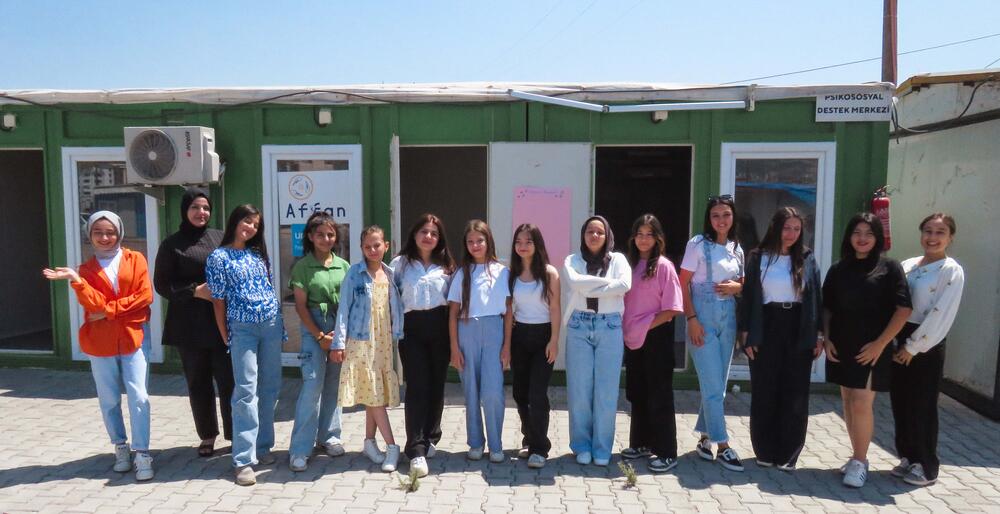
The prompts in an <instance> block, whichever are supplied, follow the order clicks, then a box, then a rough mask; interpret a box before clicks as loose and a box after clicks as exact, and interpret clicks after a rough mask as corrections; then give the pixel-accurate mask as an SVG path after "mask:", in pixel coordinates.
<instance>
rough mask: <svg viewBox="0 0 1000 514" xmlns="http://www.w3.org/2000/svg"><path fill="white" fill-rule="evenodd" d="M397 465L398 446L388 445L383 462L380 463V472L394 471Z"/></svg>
mask: <svg viewBox="0 0 1000 514" xmlns="http://www.w3.org/2000/svg"><path fill="white" fill-rule="evenodd" d="M397 463H399V445H398V444H390V445H389V446H387V447H386V451H385V460H384V461H382V471H385V472H386V473H392V472H393V471H396V464H397Z"/></svg>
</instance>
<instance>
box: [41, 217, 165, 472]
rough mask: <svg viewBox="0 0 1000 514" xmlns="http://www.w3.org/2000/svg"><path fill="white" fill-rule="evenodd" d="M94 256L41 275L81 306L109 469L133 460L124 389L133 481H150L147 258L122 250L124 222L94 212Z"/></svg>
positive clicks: (90, 227)
mask: <svg viewBox="0 0 1000 514" xmlns="http://www.w3.org/2000/svg"><path fill="white" fill-rule="evenodd" d="M87 233H88V234H89V235H90V242H91V244H92V245H93V247H94V257H91V258H90V259H89V260H87V262H85V263H83V265H81V266H80V271H79V272H77V271H76V270H74V269H73V268H65V267H60V268H55V269H48V268H46V269H45V270H43V271H42V274H43V275H45V278H47V279H49V280H63V279H68V280H69V281H70V285H71V286H72V287H73V290H74V291H75V292H76V298H77V301H79V302H80V305H81V306H83V310H84V311H85V313H86V321H84V323H83V326H81V327H80V349H81V350H82V351H83V352H84V353H85V354H87V356H88V357H90V369H91V372H92V373H93V375H94V382H95V383H96V385H97V398H98V401H99V402H100V405H101V414H102V415H103V417H104V426H105V428H106V429H107V431H108V436H109V437H110V438H111V443H112V444H114V445H115V465H114V467H113V469H114V470H115V471H118V472H120V473H124V472H126V471H129V470H130V469H132V465H133V461H132V459H131V457H132V456H131V451H130V449H129V444H128V435H127V434H126V432H125V423H124V420H123V418H122V407H121V403H122V400H121V395H122V385H124V386H125V391H124V392H125V393H126V394H127V395H128V410H129V417H130V420H131V425H132V449H134V450H135V452H136V453H135V459H134V465H135V477H136V479H137V480H150V479H152V478H153V458H152V457H150V455H149V396H148V395H147V394H146V384H147V382H148V380H149V369H148V365H147V364H148V363H147V362H146V354H145V352H144V351H143V348H142V342H143V337H144V334H143V324H144V323H146V322H147V321H149V305H150V304H151V303H153V289H152V286H151V285H150V282H149V273H148V270H147V268H146V258H145V257H144V256H143V255H142V254H141V253H139V252H134V251H132V250H129V249H127V248H122V247H121V240H122V237H123V236H124V231H123V230H122V220H121V218H119V217H118V215H116V214H115V213H113V212H111V211H98V212H95V213H94V214H92V215H91V216H90V218H89V219H88V220H87Z"/></svg>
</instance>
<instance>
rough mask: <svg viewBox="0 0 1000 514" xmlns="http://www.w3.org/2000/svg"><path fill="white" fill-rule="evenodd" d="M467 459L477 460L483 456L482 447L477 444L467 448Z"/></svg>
mask: <svg viewBox="0 0 1000 514" xmlns="http://www.w3.org/2000/svg"><path fill="white" fill-rule="evenodd" d="M465 457H466V458H467V459H469V460H479V459H482V458H483V447H482V446H477V447H475V448H469V453H467V454H466V455H465Z"/></svg>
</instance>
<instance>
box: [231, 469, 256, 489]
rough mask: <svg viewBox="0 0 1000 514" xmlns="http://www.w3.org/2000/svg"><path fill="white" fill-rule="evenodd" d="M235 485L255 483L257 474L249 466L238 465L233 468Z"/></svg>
mask: <svg viewBox="0 0 1000 514" xmlns="http://www.w3.org/2000/svg"><path fill="white" fill-rule="evenodd" d="M235 474H236V484H237V485H254V484H256V483H257V475H256V474H255V473H254V472H253V467H251V466H240V467H238V468H236V470H235Z"/></svg>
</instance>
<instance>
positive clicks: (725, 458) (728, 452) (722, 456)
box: [717, 448, 743, 471]
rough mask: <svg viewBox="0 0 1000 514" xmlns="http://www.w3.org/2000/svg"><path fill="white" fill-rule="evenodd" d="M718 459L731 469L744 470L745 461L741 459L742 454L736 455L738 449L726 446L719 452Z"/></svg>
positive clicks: (723, 465)
mask: <svg viewBox="0 0 1000 514" xmlns="http://www.w3.org/2000/svg"><path fill="white" fill-rule="evenodd" d="M717 459H718V461H719V464H722V467H724V468H726V469H728V470H729V471H743V463H742V462H741V461H740V456H739V455H736V450H734V449H732V448H726V449H725V450H722V451H721V452H719V456H718V457H717Z"/></svg>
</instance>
